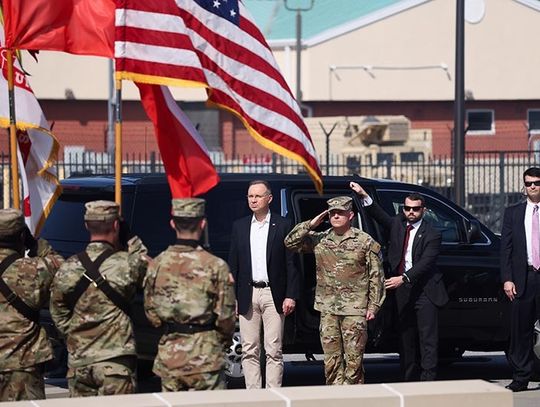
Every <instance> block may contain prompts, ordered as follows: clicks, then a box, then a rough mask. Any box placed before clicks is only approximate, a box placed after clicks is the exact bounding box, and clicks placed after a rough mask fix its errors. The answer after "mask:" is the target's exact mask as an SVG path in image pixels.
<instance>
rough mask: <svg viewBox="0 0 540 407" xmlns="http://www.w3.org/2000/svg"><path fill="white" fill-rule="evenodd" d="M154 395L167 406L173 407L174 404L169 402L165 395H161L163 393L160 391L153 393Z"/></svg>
mask: <svg viewBox="0 0 540 407" xmlns="http://www.w3.org/2000/svg"><path fill="white" fill-rule="evenodd" d="M152 396H154V397H155V398H157V399H158V400H159V401H161V402H162V403H163V404H164V405H166V406H167V407H173V405H172V404H171V403H169V402H168V401H167V400H165V399H164V398H163V397H161V395H160V394H159V393H152Z"/></svg>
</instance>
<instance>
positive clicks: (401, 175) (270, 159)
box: [0, 151, 540, 232]
mask: <svg viewBox="0 0 540 407" xmlns="http://www.w3.org/2000/svg"><path fill="white" fill-rule="evenodd" d="M211 158H212V161H213V163H214V165H215V166H216V169H217V171H218V172H220V173H279V174H304V173H305V169H304V167H303V166H301V165H299V164H297V163H296V162H294V161H292V160H289V159H287V158H285V157H282V156H280V155H277V154H265V155H246V156H241V157H226V156H225V155H223V154H221V153H212V154H211ZM539 161H540V151H536V152H528V151H509V152H468V153H467V154H466V158H465V178H466V179H465V202H466V203H465V209H467V210H468V211H469V212H471V213H472V214H474V215H475V216H476V217H478V219H480V220H481V221H482V222H483V223H484V224H486V225H487V226H488V227H490V228H491V229H492V230H493V231H495V232H499V231H500V228H501V222H502V213H503V210H504V208H505V207H506V206H507V205H510V204H513V203H516V202H518V201H520V200H521V199H523V190H522V185H523V182H522V174H523V171H525V170H526V169H527V168H528V167H531V166H538V165H540V164H539ZM321 162H322V159H321ZM0 168H1V169H2V189H1V193H2V202H4V205H6V202H10V194H11V191H10V163H9V157H8V155H6V154H1V155H0ZM56 170H57V174H58V177H59V179H64V178H69V177H73V176H89V175H98V174H113V173H114V155H112V154H107V153H95V152H77V153H70V154H66V155H65V156H64V159H63V160H62V161H59V162H58V163H57V164H56ZM321 170H322V172H323V175H334V176H350V175H353V174H358V175H360V176H362V177H368V178H384V179H394V180H398V181H403V182H408V183H413V184H418V185H423V186H425V187H427V188H431V189H433V190H435V191H437V192H439V193H441V194H442V195H444V196H446V197H447V198H449V199H453V196H454V190H453V176H454V168H453V160H452V159H451V157H445V156H432V157H424V156H422V155H420V156H417V157H416V159H415V160H411V161H409V160H404V159H403V158H400V159H399V160H396V159H395V156H394V155H393V154H376V155H364V156H360V155H357V156H355V155H330V156H329V159H328V162H324V163H323V164H322V165H321ZM164 171H165V170H164V167H163V162H162V161H161V157H160V156H159V155H158V154H155V153H151V154H148V155H143V154H139V155H126V156H125V157H124V159H123V161H122V173H124V174H134V173H154V174H158V173H164Z"/></svg>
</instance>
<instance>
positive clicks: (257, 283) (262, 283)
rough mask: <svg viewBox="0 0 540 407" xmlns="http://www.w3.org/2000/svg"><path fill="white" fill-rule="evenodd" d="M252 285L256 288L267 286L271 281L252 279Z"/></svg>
mask: <svg viewBox="0 0 540 407" xmlns="http://www.w3.org/2000/svg"><path fill="white" fill-rule="evenodd" d="M251 285H252V286H253V287H255V288H266V287H270V283H269V282H267V281H252V282H251Z"/></svg>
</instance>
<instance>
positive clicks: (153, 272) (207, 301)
mask: <svg viewBox="0 0 540 407" xmlns="http://www.w3.org/2000/svg"><path fill="white" fill-rule="evenodd" d="M204 207H205V201H204V200H203V199H198V198H184V199H173V200H172V216H173V219H172V220H171V222H170V224H171V227H172V228H173V229H174V230H175V231H176V238H177V240H176V244H174V245H172V246H169V248H168V249H167V250H165V251H164V252H163V253H161V254H160V255H159V256H158V257H156V259H155V260H154V262H153V264H152V265H151V266H150V267H149V269H148V274H147V276H146V278H145V283H144V308H145V311H146V316H147V317H148V319H149V321H150V322H151V323H152V325H154V326H156V327H159V326H164V328H165V333H164V335H163V336H162V337H161V339H160V341H159V348H158V354H157V356H156V359H155V361H154V373H156V374H157V375H158V376H160V377H161V387H162V390H163V391H180V390H188V389H195V390H211V389H222V388H224V387H225V382H224V366H225V348H226V347H227V346H230V344H231V341H232V334H233V332H234V327H235V305H234V301H235V300H234V290H233V282H232V280H231V277H230V274H229V268H228V266H227V264H226V263H225V262H224V261H223V260H222V259H220V258H218V257H215V256H213V255H211V254H210V253H208V252H207V251H205V250H204V249H203V248H202V247H201V246H200V244H199V239H200V237H201V235H202V233H203V231H204V229H205V227H206V219H205V216H204Z"/></svg>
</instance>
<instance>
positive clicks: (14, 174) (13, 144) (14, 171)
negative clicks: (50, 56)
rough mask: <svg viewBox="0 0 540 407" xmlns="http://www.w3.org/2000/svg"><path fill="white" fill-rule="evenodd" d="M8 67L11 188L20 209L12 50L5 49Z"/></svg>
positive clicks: (14, 205) (14, 202) (16, 207)
mask: <svg viewBox="0 0 540 407" xmlns="http://www.w3.org/2000/svg"><path fill="white" fill-rule="evenodd" d="M6 53H7V65H8V67H7V68H8V72H7V74H8V95H9V151H10V156H11V157H10V158H11V188H12V191H13V207H14V208H15V209H20V208H21V198H20V192H19V165H18V162H17V126H16V123H17V120H16V118H15V90H14V85H13V84H14V82H13V50H11V49H6Z"/></svg>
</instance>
